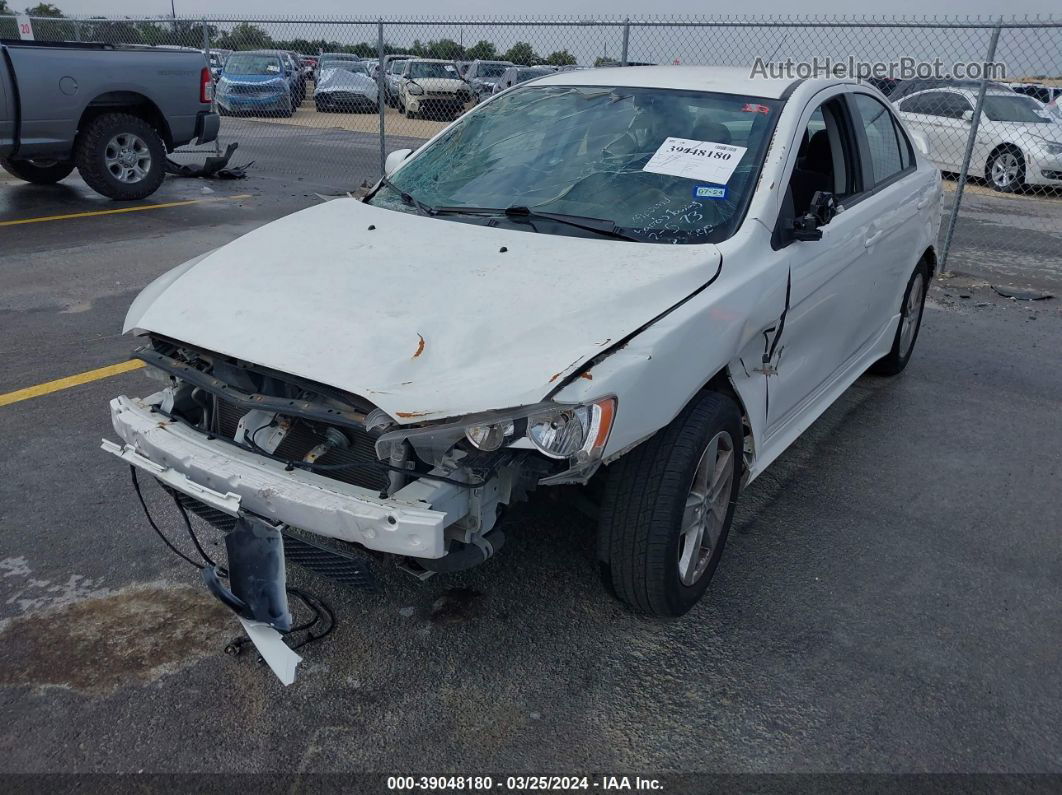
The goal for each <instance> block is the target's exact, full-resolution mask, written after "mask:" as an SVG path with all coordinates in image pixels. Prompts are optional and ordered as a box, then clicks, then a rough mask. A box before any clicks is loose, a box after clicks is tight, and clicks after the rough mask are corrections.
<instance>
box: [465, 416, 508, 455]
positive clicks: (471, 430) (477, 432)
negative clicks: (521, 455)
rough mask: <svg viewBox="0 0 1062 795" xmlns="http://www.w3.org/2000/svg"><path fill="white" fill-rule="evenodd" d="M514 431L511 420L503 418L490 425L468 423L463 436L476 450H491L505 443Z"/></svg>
mask: <svg viewBox="0 0 1062 795" xmlns="http://www.w3.org/2000/svg"><path fill="white" fill-rule="evenodd" d="M515 431H516V426H515V424H514V423H513V421H512V420H503V421H502V422H495V423H492V424H490V425H469V426H468V427H467V428H465V438H466V439H468V441H469V443H470V444H471V445H472V446H473V447H475V448H476V449H477V450H484V451H486V452H491V451H493V450H497V449H499V448H500V447H501V446H502V445H503V444H505V442H506V440H507V439H509V438H510V437H512V435H513V433H515Z"/></svg>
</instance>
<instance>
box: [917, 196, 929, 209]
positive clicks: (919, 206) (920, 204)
mask: <svg viewBox="0 0 1062 795" xmlns="http://www.w3.org/2000/svg"><path fill="white" fill-rule="evenodd" d="M928 206H929V197H928V196H926V197H925V198H923V199H922V200H921V201H919V202H918V204H916V205H915V207H916V208H917V209H919V210H924V209H925V208H926V207H928Z"/></svg>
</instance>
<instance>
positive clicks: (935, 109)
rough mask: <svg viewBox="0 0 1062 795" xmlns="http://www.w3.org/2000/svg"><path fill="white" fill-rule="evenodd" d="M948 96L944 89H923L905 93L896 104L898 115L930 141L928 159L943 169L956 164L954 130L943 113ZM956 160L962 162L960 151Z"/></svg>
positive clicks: (928, 142) (947, 169)
mask: <svg viewBox="0 0 1062 795" xmlns="http://www.w3.org/2000/svg"><path fill="white" fill-rule="evenodd" d="M948 96H949V95H948V93H947V92H944V91H924V92H922V93H920V94H914V95H912V96H910V97H906V98H904V99H902V100H900V102H899V104H898V110H899V112H900V117H901V118H902V119H903V120H904V122H906V123H907V125H908V126H909V127H910V128H911V129H912V130H914V131H915V132H919V133H922V135H924V136H925V139H926V143H927V144H929V159H930V160H932V161H933V163H934V164H935V165H936V166H937V168H940V169H943V170H944V171H950V170H952V169H957V168H958V165H955V164H953V163H952V161H953V160H954V159H955V144H954V141H953V138H954V136H955V133H954V130H953V129H952V127H951V126H949V123H948V120H947V119H946V118H945V117H944V113H945V112H946V110H947V105H948ZM961 117H962V115H961V114H960V118H961ZM959 162H960V163H961V162H962V156H961V155H960V156H959Z"/></svg>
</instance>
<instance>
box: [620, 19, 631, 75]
mask: <svg viewBox="0 0 1062 795" xmlns="http://www.w3.org/2000/svg"><path fill="white" fill-rule="evenodd" d="M630 44H631V18H630V17H627V18H626V19H625V20H623V49H622V50H621V51H620V66H626V65H627V50H628V49H629V48H630Z"/></svg>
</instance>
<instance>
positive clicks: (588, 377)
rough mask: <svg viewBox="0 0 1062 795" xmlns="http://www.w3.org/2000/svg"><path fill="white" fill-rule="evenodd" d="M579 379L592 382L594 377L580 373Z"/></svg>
mask: <svg viewBox="0 0 1062 795" xmlns="http://www.w3.org/2000/svg"><path fill="white" fill-rule="evenodd" d="M579 377H580V378H585V379H586V380H587V381H593V380H594V377H593V376H592V375H590V373H580V374H579Z"/></svg>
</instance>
